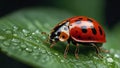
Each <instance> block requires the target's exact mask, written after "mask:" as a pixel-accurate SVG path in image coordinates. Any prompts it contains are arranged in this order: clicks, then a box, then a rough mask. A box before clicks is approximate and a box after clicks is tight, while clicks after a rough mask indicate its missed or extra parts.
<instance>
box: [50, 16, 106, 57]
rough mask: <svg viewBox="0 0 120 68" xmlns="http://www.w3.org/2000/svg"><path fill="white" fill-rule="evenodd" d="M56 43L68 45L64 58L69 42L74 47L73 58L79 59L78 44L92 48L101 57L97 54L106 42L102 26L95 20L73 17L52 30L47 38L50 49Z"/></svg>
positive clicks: (67, 47) (67, 48)
mask: <svg viewBox="0 0 120 68" xmlns="http://www.w3.org/2000/svg"><path fill="white" fill-rule="evenodd" d="M58 41H60V42H65V41H66V42H67V43H68V44H67V46H66V49H65V51H64V57H65V58H66V56H67V53H68V50H69V45H70V42H72V43H73V44H74V45H75V46H76V49H75V57H76V58H79V57H78V52H79V45H80V44H83V45H84V46H92V47H94V48H95V49H96V53H97V55H98V56H101V55H99V52H100V51H102V50H101V46H102V44H103V43H105V42H106V37H105V32H104V30H103V28H102V26H101V25H100V24H99V23H98V22H97V21H96V20H94V19H92V18H89V17H86V16H75V17H72V18H68V19H66V20H64V21H62V22H60V23H59V24H58V25H56V26H55V27H54V28H53V29H52V31H51V33H50V36H49V42H50V43H51V46H50V47H53V46H54V45H55V44H56V43H57V42H58ZM101 57H102V56H101Z"/></svg>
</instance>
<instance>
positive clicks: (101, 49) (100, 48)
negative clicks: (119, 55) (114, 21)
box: [99, 47, 109, 53]
mask: <svg viewBox="0 0 120 68" xmlns="http://www.w3.org/2000/svg"><path fill="white" fill-rule="evenodd" d="M99 50H100V52H104V53H109V50H105V49H103V48H102V47H99Z"/></svg>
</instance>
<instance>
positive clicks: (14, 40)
mask: <svg viewBox="0 0 120 68" xmlns="http://www.w3.org/2000/svg"><path fill="white" fill-rule="evenodd" d="M11 41H12V42H20V41H19V40H18V39H15V38H13V39H12V40H11Z"/></svg>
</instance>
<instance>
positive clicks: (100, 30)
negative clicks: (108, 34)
mask: <svg viewBox="0 0 120 68" xmlns="http://www.w3.org/2000/svg"><path fill="white" fill-rule="evenodd" d="M98 28H99V32H100V35H102V34H103V32H102V29H101V27H100V26H98Z"/></svg>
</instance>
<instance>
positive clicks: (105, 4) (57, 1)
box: [0, 0, 120, 68]
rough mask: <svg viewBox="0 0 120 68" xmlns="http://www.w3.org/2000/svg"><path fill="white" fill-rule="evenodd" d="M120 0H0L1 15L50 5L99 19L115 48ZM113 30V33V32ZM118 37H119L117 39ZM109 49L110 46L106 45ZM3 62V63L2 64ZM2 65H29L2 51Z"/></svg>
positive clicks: (118, 32) (116, 47) (119, 36)
mask: <svg viewBox="0 0 120 68" xmlns="http://www.w3.org/2000/svg"><path fill="white" fill-rule="evenodd" d="M119 3H120V2H119V0H4V1H0V17H1V18H2V17H4V16H7V15H9V14H10V13H13V12H15V11H18V10H20V9H22V8H33V7H49V9H50V8H57V9H60V10H64V11H67V12H70V13H72V14H73V15H76V16H79V15H80V16H88V17H92V18H94V19H96V20H97V21H99V22H100V23H101V24H102V26H103V27H104V28H105V30H106V31H107V35H108V36H109V37H110V38H111V39H110V38H109V39H108V41H109V42H113V41H116V42H113V43H114V44H115V46H113V45H111V44H109V43H107V44H105V45H110V47H113V48H115V49H120V46H119V45H118V44H119V41H120V30H119V29H120V28H119V26H120V22H119V21H120V8H119V6H120V4H119ZM111 32H112V33H111ZM116 37H117V39H116ZM105 47H107V48H108V49H109V48H110V47H109V46H105ZM1 64H3V65H1ZM0 65H1V66H3V67H8V66H10V67H12V66H13V67H17V68H18V67H19V68H21V67H22V68H26V67H29V66H27V65H25V64H23V63H21V62H19V61H16V60H14V59H11V58H9V57H7V56H6V55H5V54H3V53H2V52H0Z"/></svg>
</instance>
